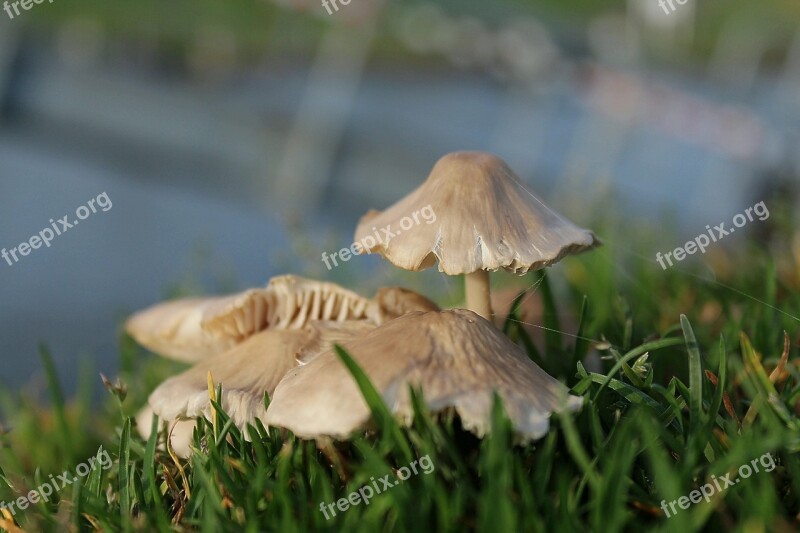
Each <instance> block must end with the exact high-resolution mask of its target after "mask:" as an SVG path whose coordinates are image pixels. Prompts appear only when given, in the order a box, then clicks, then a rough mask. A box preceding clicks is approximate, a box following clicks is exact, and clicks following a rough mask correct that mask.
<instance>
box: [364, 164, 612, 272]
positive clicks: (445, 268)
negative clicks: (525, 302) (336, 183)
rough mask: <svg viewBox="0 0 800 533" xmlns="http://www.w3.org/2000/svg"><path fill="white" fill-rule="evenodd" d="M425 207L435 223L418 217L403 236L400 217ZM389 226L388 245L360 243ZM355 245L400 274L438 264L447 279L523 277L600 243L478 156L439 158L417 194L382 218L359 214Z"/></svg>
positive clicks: (503, 167)
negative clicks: (498, 274)
mask: <svg viewBox="0 0 800 533" xmlns="http://www.w3.org/2000/svg"><path fill="white" fill-rule="evenodd" d="M427 206H430V208H429V210H432V211H433V213H434V214H435V221H434V222H430V223H429V222H428V220H427V219H426V220H419V216H418V217H417V220H418V223H415V224H413V225H411V227H410V229H407V230H406V229H401V220H402V219H403V218H409V217H412V216H413V214H414V213H419V212H422V210H423V209H424V208H426V207H427ZM423 214H424V212H423ZM433 218H434V217H433V216H430V215H429V216H428V219H433ZM387 226H388V227H390V232H391V233H393V234H395V236H394V237H392V238H391V239H389V240H388V243H386V242H376V243H375V245H374V246H369V245H368V244H365V243H367V242H368V241H372V242H375V241H377V239H375V238H370V236H371V235H374V233H375V232H376V231H377V230H378V229H380V228H384V227H387ZM406 226H409V224H406ZM355 241H356V242H359V243H361V244H362V245H364V248H365V251H366V252H369V253H372V252H378V253H380V254H382V255H383V256H384V257H386V259H388V260H389V261H390V262H392V263H393V264H394V265H395V266H398V267H400V268H404V269H406V270H423V269H425V268H428V267H431V266H433V265H434V264H435V263H436V261H437V260H438V262H439V270H440V271H442V272H445V273H446V274H449V275H457V274H469V273H472V272H476V271H478V270H490V271H494V270H498V269H501V268H503V269H505V270H508V271H510V272H514V273H517V274H524V273H525V272H528V271H529V270H536V269H539V268H543V267H546V266H549V265H551V264H553V263H556V262H557V261H559V260H560V259H561V258H563V257H564V256H566V255H569V254H572V253H577V252H581V251H584V250H587V249H589V248H591V247H593V246H594V245H596V244H598V241H597V239H596V237H595V236H594V234H593V233H592V232H591V231H589V230H585V229H582V228H579V227H578V226H576V225H574V224H573V223H571V222H570V221H568V220H567V219H565V218H564V217H563V216H561V215H559V214H558V213H556V212H555V211H553V210H552V209H551V208H550V207H548V206H546V205H545V204H544V203H543V202H542V201H541V200H539V199H538V198H536V197H535V196H533V194H531V193H530V192H529V191H528V190H526V189H525V188H524V187H523V186H522V180H521V179H520V178H519V177H517V176H516V175H515V174H514V171H512V170H511V169H510V168H509V167H508V165H506V163H505V162H504V161H503V160H502V159H500V158H499V157H497V156H494V155H492V154H488V153H484V152H454V153H451V154H447V155H445V156H444V157H442V158H441V159H440V160H439V161H438V162H437V163H436V165H435V166H434V167H433V170H432V171H431V173H430V175H429V176H428V179H427V180H426V181H425V183H423V184H422V185H421V186H420V187H418V188H417V189H416V190H415V191H413V192H412V193H410V194H409V195H408V196H406V197H405V198H403V199H402V200H400V201H399V202H397V203H395V204H394V205H393V206H391V207H389V208H388V209H386V210H385V211H383V212H379V211H370V212H368V213H367V214H366V215H364V217H362V219H361V221H360V222H359V225H358V228H357V229H356V233H355Z"/></svg>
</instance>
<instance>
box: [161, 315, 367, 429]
mask: <svg viewBox="0 0 800 533" xmlns="http://www.w3.org/2000/svg"><path fill="white" fill-rule="evenodd" d="M374 327H375V326H374V325H373V324H370V323H368V322H367V321H348V322H342V323H338V322H332V323H324V322H319V323H313V324H310V325H308V326H306V327H305V328H303V329H302V330H265V331H262V332H260V333H257V334H256V335H254V336H252V337H250V338H249V339H247V340H245V341H244V342H243V343H241V344H239V345H237V346H235V347H233V348H231V349H230V350H228V351H227V352H225V353H222V354H219V355H216V356H214V357H211V358H209V359H205V360H203V361H200V362H199V363H197V364H196V365H195V366H194V367H192V368H191V369H189V370H187V371H186V372H184V373H182V374H179V375H177V376H174V377H172V378H169V379H167V380H166V381H164V382H163V383H162V384H161V385H159V386H158V388H156V390H155V391H153V393H152V394H151V395H150V398H149V403H150V406H151V407H152V408H153V410H154V411H155V413H156V414H158V415H159V416H160V417H161V418H163V419H165V420H175V419H179V418H196V417H205V418H207V419H210V418H211V403H210V401H209V396H208V374H209V372H210V373H211V376H212V379H213V381H214V384H215V385H217V384H221V385H222V398H221V405H222V408H223V409H224V410H225V412H226V413H227V414H228V415H229V416H230V417H231V418H232V419H233V422H234V424H236V426H237V427H239V428H240V429H245V428H246V426H247V424H248V423H250V424H252V423H253V422H254V421H255V419H256V418H261V419H262V420H263V419H264V416H265V415H266V410H265V409H264V393H265V392H266V393H267V394H269V395H270V396H271V395H272V394H273V392H274V391H275V387H277V386H278V383H279V382H280V380H281V379H282V378H283V377H284V375H286V373H287V372H288V371H289V370H290V369H292V368H294V367H295V366H297V365H298V364H300V359H302V360H303V361H310V360H312V359H313V357H314V356H315V355H317V354H318V353H320V352H321V351H324V350H327V349H328V348H330V346H331V345H332V343H334V342H343V341H345V340H349V339H351V338H352V337H353V336H355V335H358V334H361V333H364V332H365V331H368V330H371V329H373V328H374Z"/></svg>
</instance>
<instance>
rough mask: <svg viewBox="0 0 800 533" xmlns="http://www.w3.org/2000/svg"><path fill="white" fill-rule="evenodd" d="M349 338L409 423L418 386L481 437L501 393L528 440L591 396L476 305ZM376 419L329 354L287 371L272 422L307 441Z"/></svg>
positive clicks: (415, 316)
mask: <svg viewBox="0 0 800 533" xmlns="http://www.w3.org/2000/svg"><path fill="white" fill-rule="evenodd" d="M342 345H343V347H344V348H345V349H346V350H347V351H348V353H349V354H350V355H351V356H352V357H353V358H354V359H355V361H356V362H357V363H358V364H359V365H360V366H361V368H362V369H363V370H364V372H365V373H366V374H367V376H368V377H369V379H370V381H371V382H372V384H373V385H374V386H375V388H376V389H377V390H378V391H379V393H380V394H381V396H382V397H383V400H384V402H385V403H386V405H387V406H388V407H389V409H390V410H391V411H392V412H393V413H395V414H396V415H398V416H399V417H400V418H402V419H403V420H405V421H406V422H409V421H410V420H411V418H412V416H413V410H412V406H411V401H410V397H409V393H408V392H409V385H412V386H415V387H420V388H421V389H422V392H423V395H424V397H425V401H426V403H427V404H428V406H429V407H430V409H431V410H432V411H433V412H437V411H443V410H445V409H449V408H454V409H455V410H456V412H457V413H458V414H459V416H460V417H461V421H462V424H463V425H464V427H465V428H467V429H469V430H471V431H473V432H475V433H476V434H478V435H479V436H480V435H483V434H484V433H486V432H487V431H488V430H489V428H490V421H491V408H492V401H493V398H494V393H495V392H496V393H497V394H498V395H499V396H500V398H502V400H503V403H504V406H505V410H506V413H507V414H508V416H509V418H510V419H511V421H512V422H513V424H514V427H515V429H516V431H517V432H518V433H519V435H520V436H521V437H522V438H523V439H536V438H539V437H541V436H542V435H544V434H545V433H546V432H547V430H548V428H549V416H550V414H551V413H553V412H558V411H563V410H567V411H571V410H576V409H578V408H580V406H581V402H582V400H581V398H580V397H576V396H571V395H569V394H568V390H567V388H566V387H565V386H564V385H562V384H561V383H560V382H559V381H557V380H556V379H554V378H552V377H550V376H549V375H548V374H547V373H545V372H544V370H542V369H541V368H539V367H538V366H536V364H535V363H533V362H532V361H531V360H530V359H529V358H528V357H527V356H526V355H525V353H524V352H523V351H522V349H521V348H520V347H519V346H517V345H516V344H514V343H513V342H511V340H509V339H508V337H506V336H505V335H503V333H502V332H501V331H499V330H498V329H497V328H496V327H495V326H493V325H492V324H491V323H489V322H488V321H487V320H485V319H483V318H481V317H480V316H479V315H477V314H475V313H473V312H472V311H468V310H466V309H452V310H448V311H442V312H437V311H429V312H415V313H410V314H407V315H403V316H401V317H399V318H396V319H394V320H392V321H390V322H387V323H386V324H384V325H382V326H380V327H378V328H376V329H373V330H371V331H369V332H367V333H365V334H363V335H360V336H355V337H353V339H352V340H349V341H345V342H343V343H342ZM369 417H370V410H369V408H368V407H367V404H366V403H365V401H364V399H363V396H362V395H361V392H360V390H359V389H358V386H357V385H356V382H355V380H354V379H353V377H352V376H351V375H350V373H349V372H348V370H347V369H346V367H345V366H344V365H343V364H342V363H341V361H340V360H339V358H338V357H337V355H336V354H335V353H334V352H333V351H327V352H325V353H323V354H321V355H318V356H317V357H316V358H314V359H313V360H312V361H311V362H309V363H308V364H307V365H304V366H300V367H298V368H295V369H293V370H291V371H290V372H289V373H288V374H287V375H286V376H285V377H284V378H283V380H282V381H281V382H280V384H279V385H278V387H277V389H275V394H274V396H273V398H272V402H271V404H270V406H269V409H268V410H267V416H266V421H267V423H268V424H269V425H271V426H279V427H284V428H287V429H289V430H291V431H292V432H294V433H295V434H296V435H298V436H300V437H304V438H316V437H322V436H331V437H339V438H345V437H348V436H350V434H351V433H353V432H354V431H356V430H358V429H359V428H360V427H361V426H363V425H364V424H365V423H366V422H367V421H368V420H369Z"/></svg>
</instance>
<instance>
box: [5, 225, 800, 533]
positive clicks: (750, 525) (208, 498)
mask: <svg viewBox="0 0 800 533" xmlns="http://www.w3.org/2000/svg"><path fill="white" fill-rule="evenodd" d="M781 242H784V241H782V239H781V237H780V236H777V237H775V236H773V237H772V238H771V239H770V241H769V245H770V246H773V247H780V243H781ZM751 246H754V245H751V244H748V243H743V242H741V241H740V242H739V250H740V253H741V254H742V256H741V257H736V256H733V255H730V254H729V253H728V252H725V251H723V250H721V249H720V250H719V251H718V252H714V253H711V252H710V253H709V256H708V257H707V259H708V260H709V261H710V262H712V263H713V264H715V266H716V267H718V268H717V269H718V270H719V271H720V272H727V273H728V274H727V275H726V277H720V279H718V280H716V281H712V282H706V281H701V280H700V279H699V277H698V274H696V273H694V272H690V273H686V272H683V271H680V270H678V269H672V270H669V271H666V272H664V271H662V270H661V269H660V268H658V267H657V266H656V265H655V264H654V263H649V262H646V261H641V260H640V259H637V258H636V257H633V256H632V255H631V253H629V252H628V251H626V250H625V249H623V248H619V247H615V246H614V245H613V244H608V245H607V246H606V247H604V248H602V249H600V250H598V251H596V252H592V253H591V254H586V255H584V256H581V257H578V258H575V259H570V260H567V261H566V262H565V263H564V265H562V266H560V267H557V271H556V272H553V273H552V274H548V276H542V275H541V274H534V275H531V277H530V279H529V280H528V281H529V282H530V285H531V288H530V291H529V292H528V293H526V294H524V295H522V296H521V297H520V298H518V299H517V300H516V301H515V304H514V306H513V307H514V311H513V312H512V314H511V315H510V316H511V318H510V319H509V320H507V321H506V322H505V324H503V329H504V331H505V332H506V333H507V334H508V335H509V336H510V337H511V338H512V339H514V340H515V341H517V342H519V343H520V344H521V345H522V346H524V347H525V348H526V349H527V351H528V352H529V354H530V356H531V358H532V359H533V360H534V361H535V362H536V363H537V364H539V365H540V366H542V367H543V368H545V369H546V370H547V371H548V372H549V373H550V374H552V375H554V376H556V377H557V378H559V379H561V380H562V381H564V382H565V383H567V384H568V385H569V386H570V387H571V388H572V391H573V393H574V394H578V395H581V396H583V397H584V400H585V406H584V408H583V410H582V411H581V412H580V413H577V414H574V415H571V416H555V417H553V420H552V428H551V431H550V432H549V433H548V434H547V435H546V436H545V437H544V438H543V439H541V440H539V441H537V442H535V443H529V444H525V445H519V444H517V443H515V441H514V435H513V433H512V432H511V428H510V426H509V423H508V421H507V420H506V419H505V417H504V415H503V411H502V405H500V403H499V402H498V403H496V406H495V410H494V413H493V423H492V427H493V430H492V433H491V436H490V437H487V438H484V439H478V438H477V437H475V436H473V435H472V434H470V433H467V432H465V431H464V430H463V429H462V428H461V426H460V424H459V420H458V418H457V417H456V416H454V415H453V414H452V413H446V414H444V415H441V416H439V417H437V418H435V417H433V416H431V414H430V413H428V412H427V410H426V408H425V404H424V401H423V399H422V398H421V397H420V395H419V394H418V393H415V394H413V398H414V404H415V421H414V424H413V426H412V427H410V428H402V427H399V426H398V425H397V423H396V421H395V420H394V419H393V418H392V417H391V416H390V415H389V414H388V411H387V409H386V407H385V406H384V405H383V404H382V403H381V401H380V399H379V398H380V397H379V395H378V394H377V393H376V391H374V389H373V388H372V386H371V384H370V383H369V380H368V379H366V376H364V375H363V373H362V372H361V370H360V369H359V368H358V366H357V365H356V364H355V363H354V362H353V360H352V359H350V358H349V356H348V355H347V353H346V352H344V351H339V356H340V357H341V359H342V360H343V362H344V363H345V364H346V365H347V366H348V368H349V369H350V371H351V373H352V374H353V375H354V377H355V378H356V379H357V381H358V383H359V386H360V387H361V388H362V392H363V393H364V396H365V398H366V399H367V400H368V403H369V405H370V407H371V409H372V412H373V415H374V417H373V419H374V422H373V425H372V426H371V427H370V428H369V431H366V432H364V433H362V434H359V435H356V436H355V437H354V438H353V439H352V440H351V441H349V442H323V443H319V445H318V444H317V443H314V442H307V441H302V440H299V439H296V438H294V437H293V436H291V435H286V434H281V433H280V432H278V431H271V432H268V431H267V430H266V429H265V428H264V427H263V426H262V425H260V423H257V425H256V426H255V427H252V428H250V431H251V435H257V436H258V437H257V438H255V439H254V440H253V442H248V441H246V440H245V439H244V438H243V435H242V432H240V431H239V430H238V429H237V428H236V427H234V426H233V425H232V424H231V422H230V420H229V418H228V417H227V416H226V414H225V413H224V412H223V411H222V409H221V408H220V406H219V404H216V408H217V417H216V420H215V423H213V424H212V423H210V422H205V421H200V422H199V426H198V429H197V430H196V433H195V447H196V448H197V449H198V450H199V453H196V454H195V455H194V456H193V457H192V458H191V460H177V459H176V458H175V457H173V456H172V455H171V454H170V453H169V452H168V451H165V450H163V449H162V447H160V446H159V445H158V444H159V442H158V441H157V439H163V435H158V434H154V435H153V437H152V438H151V439H150V440H148V441H144V440H142V439H141V438H140V437H139V436H138V431H137V430H136V428H135V427H134V426H135V422H134V421H133V419H132V418H130V416H131V415H132V414H134V413H135V412H136V411H137V409H138V408H139V407H140V406H141V405H142V404H143V402H144V399H145V398H146V395H147V393H148V392H149V391H150V390H152V388H153V387H154V386H155V385H156V384H157V383H158V382H159V380H160V379H162V378H163V377H165V376H166V375H169V374H170V373H174V372H176V371H177V369H178V368H177V367H176V366H175V365H173V364H172V363H169V362H166V361H163V360H159V359H153V358H150V357H149V356H147V355H146V354H145V353H144V352H143V351H142V350H141V349H139V348H137V347H136V346H134V344H133V343H132V342H131V341H130V340H129V339H123V342H122V343H121V345H122V350H121V351H122V356H121V357H122V359H121V360H122V364H121V367H122V370H121V374H120V377H121V382H120V383H118V384H114V385H111V384H109V388H110V391H111V394H109V395H108V398H107V399H106V401H105V402H103V404H102V406H100V407H97V406H95V407H93V406H92V396H91V394H90V392H91V387H92V385H91V384H92V381H91V379H90V377H87V378H85V379H84V386H82V387H81V388H80V391H81V392H79V393H78V395H77V396H76V397H75V398H74V399H70V400H69V401H67V400H66V399H65V398H64V397H63V396H62V394H61V392H60V387H59V383H58V380H57V377H56V369H55V368H53V365H52V364H51V362H50V357H49V354H48V353H47V351H46V350H43V351H42V357H43V361H44V368H45V371H46V376H47V380H48V389H49V392H50V399H51V402H50V404H49V406H42V405H41V404H40V402H38V401H36V400H35V399H33V398H32V397H31V396H30V395H27V394H24V393H11V392H9V391H3V393H2V394H0V401H2V403H1V405H2V406H3V411H4V413H5V415H4V418H5V420H8V421H9V424H10V426H11V427H12V428H13V429H12V430H10V431H8V428H6V431H4V432H3V433H4V434H3V435H2V437H0V443H2V449H0V501H10V500H11V499H13V498H18V497H19V496H20V495H22V494H25V493H27V492H28V491H29V490H31V489H32V488H35V487H37V486H39V485H41V483H42V482H44V481H46V480H47V479H48V478H49V476H50V475H51V474H54V475H57V474H60V473H61V472H63V471H65V470H66V471H69V472H74V469H75V468H76V466H77V465H78V464H80V463H82V462H85V461H86V460H87V458H89V457H92V456H95V455H97V453H98V450H100V449H101V448H100V447H101V446H102V447H103V448H102V449H104V450H109V452H110V455H111V457H112V458H113V460H114V464H113V467H112V468H109V469H107V470H104V469H96V470H94V471H92V472H91V473H90V474H89V475H88V476H87V477H85V478H82V479H80V480H78V481H77V482H75V483H73V484H72V485H70V486H68V487H65V488H64V489H63V490H62V491H60V492H59V493H58V495H57V497H56V498H55V499H54V500H52V501H51V502H49V503H44V502H39V503H37V504H35V505H33V506H32V507H31V508H28V509H27V510H25V511H22V512H18V513H17V515H16V517H14V518H15V522H12V521H11V520H10V519H9V518H10V517H9V516H6V517H5V518H4V519H2V521H0V526H2V527H5V528H6V529H8V530H11V531H17V529H15V528H16V527H17V525H19V526H20V527H22V528H24V530H26V531H62V530H65V529H71V530H76V531H77V530H82V531H91V530H103V531H169V530H173V531H195V530H197V531H214V532H218V531H236V532H242V531H246V532H250V531H252V532H256V531H283V532H292V531H298V532H300V531H311V530H321V531H366V530H368V531H406V530H421V531H463V530H477V531H542V532H544V531H576V530H577V531H586V530H588V531H604V532H605V531H636V530H643V529H647V530H648V531H649V530H655V531H684V532H685V531H697V530H709V531H722V530H725V531H728V530H739V531H767V530H769V531H794V530H797V528H798V512H800V503H798V495H800V457H799V456H798V450H800V419H798V412H800V379H799V378H800V373H799V370H798V366H797V364H796V362H797V360H796V358H794V357H791V355H792V351H793V347H792V346H793V344H796V342H797V333H798V331H797V324H798V321H797V319H795V318H793V317H795V316H798V315H800V299H798V296H797V295H798V273H800V268H799V267H798V263H797V262H796V261H794V260H793V259H792V257H791V253H789V252H788V251H785V250H787V249H786V248H780V249H781V250H782V251H781V253H780V254H779V255H777V256H772V255H770V254H768V253H766V251H765V250H764V249H756V248H751ZM772 257H777V258H779V260H778V259H775V260H773V259H772ZM631 258H633V259H635V261H631ZM726 265H727V266H726ZM555 281H558V282H559V283H560V285H559V286H556V284H555V283H554V282H555ZM732 287H735V289H732ZM526 298H531V299H540V301H541V305H542V309H543V311H542V317H541V322H540V323H538V324H537V326H539V325H541V326H544V327H545V328H548V329H546V330H543V331H544V333H545V334H544V335H542V338H541V339H540V338H539V336H538V335H537V333H539V331H537V330H541V328H540V327H533V328H532V327H529V326H526V325H525V324H523V323H522V322H521V321H520V320H518V317H519V314H518V313H519V312H520V309H522V307H524V302H523V300H525V299H526ZM537 322H538V320H537ZM785 332H788V333H785ZM84 374H85V375H86V376H90V373H88V372H85V373H84ZM221 393H224V391H221V390H219V389H218V390H216V391H213V394H212V396H215V397H217V398H218V397H219V395H220V394H221ZM265 401H267V402H268V399H265ZM767 453H769V454H770V457H772V458H773V459H774V465H775V467H774V469H772V470H771V471H769V472H766V471H764V470H765V469H766V468H765V467H766V465H765V464H764V462H762V463H758V464H760V465H762V468H761V471H760V472H759V473H753V474H752V475H750V476H749V477H747V479H742V480H741V481H740V482H739V483H735V484H734V485H733V486H731V487H728V488H726V490H720V491H715V492H716V494H714V495H713V496H711V497H710V498H709V499H710V503H707V502H706V501H702V502H701V503H697V504H694V505H691V506H690V507H689V508H688V509H680V507H677V509H678V510H677V512H675V513H674V514H673V516H672V517H670V518H667V517H666V516H665V515H664V512H663V510H662V508H661V506H662V501H666V502H670V501H673V500H678V499H679V498H681V497H683V496H687V497H688V496H689V495H690V493H692V491H694V490H699V489H700V488H701V487H702V486H703V485H705V484H711V483H713V480H715V479H716V480H717V481H719V480H721V479H722V478H723V476H726V475H729V476H730V479H731V480H734V479H736V478H737V477H739V472H738V468H739V467H740V465H744V464H751V465H752V464H753V463H752V461H753V460H758V459H759V458H762V457H764V456H765V454H767ZM422 457H429V458H430V460H431V462H432V464H433V465H434V466H435V467H434V470H433V471H432V472H431V473H430V474H423V473H419V474H418V475H412V476H411V477H409V478H408V479H407V480H405V481H404V482H402V483H400V484H399V485H397V486H393V487H392V488H391V489H390V490H386V491H385V492H383V493H381V494H379V495H375V496H374V497H373V498H372V499H371V500H370V503H369V505H365V504H363V503H361V504H360V505H355V506H351V507H350V509H349V510H347V511H346V512H340V511H338V510H337V512H336V516H334V517H331V519H330V520H327V519H326V518H325V516H324V515H323V513H322V512H321V511H320V504H321V503H334V502H336V501H337V500H339V499H340V498H346V497H347V495H348V494H350V493H352V492H354V491H358V489H359V488H361V487H363V486H367V485H370V484H372V483H373V481H374V482H376V483H377V480H379V479H380V478H382V477H384V476H386V475H387V474H388V475H390V479H396V476H397V473H398V470H399V469H400V468H401V467H405V466H408V465H409V464H410V463H412V462H413V461H415V460H418V459H419V458H422ZM15 524H17V525H15Z"/></svg>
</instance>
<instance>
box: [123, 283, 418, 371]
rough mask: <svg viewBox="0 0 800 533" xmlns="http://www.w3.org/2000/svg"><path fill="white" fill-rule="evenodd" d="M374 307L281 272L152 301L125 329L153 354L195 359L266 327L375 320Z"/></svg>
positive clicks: (350, 294)
mask: <svg viewBox="0 0 800 533" xmlns="http://www.w3.org/2000/svg"><path fill="white" fill-rule="evenodd" d="M409 292H410V291H409ZM378 311H379V310H377V309H376V303H375V302H374V301H372V300H369V299H367V298H363V297H361V296H359V295H358V294H356V293H355V292H353V291H350V290H347V289H345V288H344V287H341V286H339V285H336V284H335V283H328V282H324V281H315V280H309V279H304V278H301V277H298V276H292V275H285V276H277V277H275V278H272V279H271V280H270V282H269V285H267V287H266V288H265V289H249V290H247V291H244V292H241V293H238V294H234V295H230V296H222V297H215V298H186V299H182V300H176V301H172V302H166V303H162V304H158V305H155V306H153V307H151V308H149V309H145V310H144V311H141V312H139V313H136V314H135V315H134V316H133V317H131V318H130V319H129V320H128V322H127V323H126V325H125V329H126V330H127V331H128V333H130V335H131V336H132V337H133V338H134V339H136V341H137V342H139V343H140V344H141V345H143V346H145V347H146V348H148V349H150V350H152V351H154V352H156V353H159V354H161V355H164V356H166V357H170V358H173V359H178V360H180V361H187V362H195V361H200V360H203V359H205V358H208V357H211V356H213V355H217V354H220V353H222V352H224V351H225V350H227V349H229V348H231V347H233V346H235V345H237V344H239V343H241V342H242V341H244V340H245V339H247V338H248V337H251V336H252V335H254V334H256V333H258V332H259V331H262V330H265V329H301V328H303V327H305V326H306V324H308V323H309V322H311V321H315V320H326V321H327V320H335V321H339V322H344V321H346V320H366V319H369V318H371V317H372V318H373V321H374V322H375V323H376V324H379V323H380V320H381V319H382V317H383V316H384V315H382V314H381V313H379V312H378Z"/></svg>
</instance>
